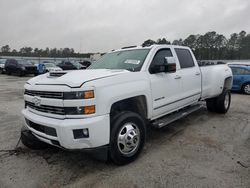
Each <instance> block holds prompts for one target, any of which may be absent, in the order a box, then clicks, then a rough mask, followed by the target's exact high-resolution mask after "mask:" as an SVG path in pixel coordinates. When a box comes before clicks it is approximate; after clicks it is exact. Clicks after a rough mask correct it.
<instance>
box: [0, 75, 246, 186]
mask: <svg viewBox="0 0 250 188" xmlns="http://www.w3.org/2000/svg"><path fill="white" fill-rule="evenodd" d="M27 79H29V78H28V77H21V78H20V77H16V76H7V75H0V150H1V151H0V188H2V187H61V186H65V187H220V188H221V187H226V188H228V187H232V188H233V187H246V188H247V187H250V178H249V177H250V96H247V95H242V94H236V93H233V94H232V104H231V108H230V110H229V112H228V113H227V114H226V115H219V114H215V113H209V112H207V110H206V109H205V108H204V109H202V110H200V111H198V112H195V113H193V114H191V115H189V116H188V117H186V118H184V119H181V120H179V121H177V122H174V123H172V124H171V125H169V126H167V127H165V128H162V129H159V130H157V129H149V131H148V135H147V142H146V145H145V148H144V150H143V152H142V154H141V155H140V157H139V158H138V159H137V160H136V161H135V162H133V163H131V164H129V165H126V166H121V167H119V166H115V165H113V164H110V163H104V162H99V161H97V160H95V159H93V158H91V157H90V156H88V155H86V154H85V153H80V152H68V151H62V150H59V149H54V148H50V149H47V150H43V151H32V150H30V149H28V148H26V147H25V146H23V145H22V144H21V143H20V144H19V146H18V151H17V152H16V153H13V152H12V151H10V152H6V151H5V150H11V149H14V148H15V145H16V143H17V141H18V139H19V136H20V129H21V127H22V124H23V122H22V115H21V112H20V111H21V109H22V108H23V107H24V104H23V91H24V89H23V85H24V83H25V81H26V80H27Z"/></svg>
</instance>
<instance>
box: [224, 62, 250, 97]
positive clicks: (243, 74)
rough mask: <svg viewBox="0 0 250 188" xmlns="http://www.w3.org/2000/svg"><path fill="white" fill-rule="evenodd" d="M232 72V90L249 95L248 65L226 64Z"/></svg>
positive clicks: (249, 76)
mask: <svg viewBox="0 0 250 188" xmlns="http://www.w3.org/2000/svg"><path fill="white" fill-rule="evenodd" d="M228 65H229V67H230V68H231V69H232V72H233V87H232V90H233V91H241V92H243V93H245V94H247V95H250V65H240V64H238V65H237V64H228Z"/></svg>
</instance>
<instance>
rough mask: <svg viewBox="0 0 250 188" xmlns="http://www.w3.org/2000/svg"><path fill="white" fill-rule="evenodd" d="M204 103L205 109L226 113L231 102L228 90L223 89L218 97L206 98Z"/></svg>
mask: <svg viewBox="0 0 250 188" xmlns="http://www.w3.org/2000/svg"><path fill="white" fill-rule="evenodd" d="M206 104H207V109H208V111H210V112H217V113H221V114H225V113H227V111H228V109H229V108H230V104H231V93H230V90H227V89H225V90H224V91H223V92H222V94H221V95H219V96H218V97H215V98H211V99H207V100H206Z"/></svg>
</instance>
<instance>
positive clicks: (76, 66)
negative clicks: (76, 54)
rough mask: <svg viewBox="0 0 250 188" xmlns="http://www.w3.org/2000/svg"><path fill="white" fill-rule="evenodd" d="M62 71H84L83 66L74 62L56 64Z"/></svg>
mask: <svg viewBox="0 0 250 188" xmlns="http://www.w3.org/2000/svg"><path fill="white" fill-rule="evenodd" d="M57 66H58V67H60V68H61V69H63V70H79V69H86V67H85V66H83V65H81V64H80V63H78V62H76V61H62V62H61V63H58V64H57Z"/></svg>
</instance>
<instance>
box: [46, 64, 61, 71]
mask: <svg viewBox="0 0 250 188" xmlns="http://www.w3.org/2000/svg"><path fill="white" fill-rule="evenodd" d="M44 65H45V70H46V72H51V71H61V70H62V68H60V67H58V66H56V65H55V64H54V63H50V62H47V63H44Z"/></svg>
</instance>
